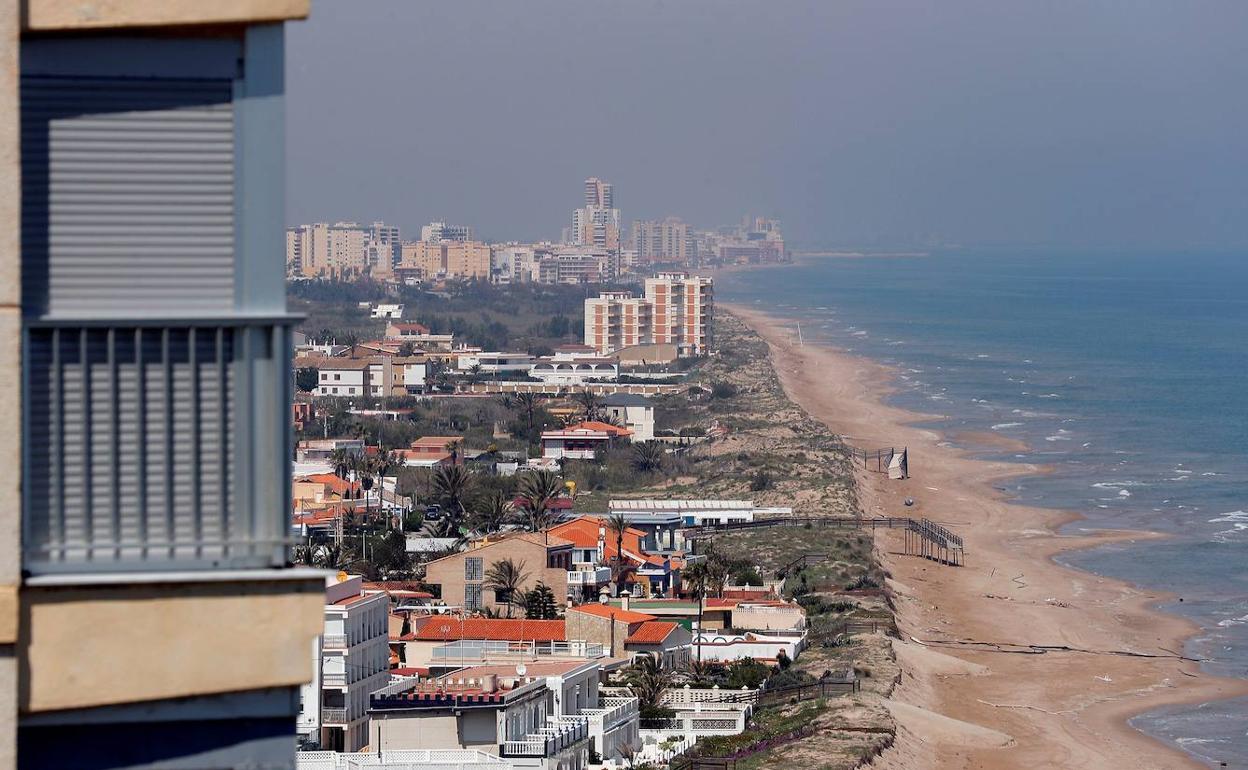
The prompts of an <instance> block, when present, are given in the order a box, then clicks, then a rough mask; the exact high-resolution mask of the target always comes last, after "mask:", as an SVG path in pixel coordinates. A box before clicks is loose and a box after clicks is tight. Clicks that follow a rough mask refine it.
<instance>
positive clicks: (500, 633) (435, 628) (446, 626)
mask: <svg viewBox="0 0 1248 770" xmlns="http://www.w3.org/2000/svg"><path fill="white" fill-rule="evenodd" d="M402 638H403V640H404V641H419V642H438V641H442V642H450V641H456V640H459V639H501V640H504V641H509V642H562V641H565V640H566V639H567V630H566V627H565V626H564V622H563V621H562V620H526V619H507V618H464V619H463V620H462V621H461V620H460V619H459V618H457V617H431V618H428V619H427V620H426V621H425V622H424V623H423V624H421V626H420V627H419V628H416V629H413V630H412V632H411V633H410V634H405V635H404V636H403V637H402Z"/></svg>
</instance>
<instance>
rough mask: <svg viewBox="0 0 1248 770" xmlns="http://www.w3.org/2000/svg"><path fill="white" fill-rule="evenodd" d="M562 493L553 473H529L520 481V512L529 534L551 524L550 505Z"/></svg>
mask: <svg viewBox="0 0 1248 770" xmlns="http://www.w3.org/2000/svg"><path fill="white" fill-rule="evenodd" d="M562 491H563V485H562V484H561V483H560V482H559V477H558V476H556V475H555V474H554V472H553V471H530V472H528V473H526V474H524V476H523V477H522V478H521V479H520V487H519V498H520V510H521V512H523V513H524V519H525V522H524V523H525V526H526V527H527V528H528V529H529V531H530V532H539V531H541V530H543V529H545V528H546V527H547V526H549V525H550V524H551V523H553V521H554V519H555V516H554V512H553V511H551V504H552V503H553V502H554V501H555V499H556V498H557V497H559V493H560V492H562Z"/></svg>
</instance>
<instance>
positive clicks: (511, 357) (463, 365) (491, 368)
mask: <svg viewBox="0 0 1248 770" xmlns="http://www.w3.org/2000/svg"><path fill="white" fill-rule="evenodd" d="M533 361H534V358H533V356H531V355H529V354H528V353H499V352H491V351H471V352H467V353H463V354H460V355H458V356H456V357H455V368H456V369H458V370H459V371H461V372H466V371H468V370H470V369H472V368H473V367H474V366H479V367H481V371H482V372H487V373H489V374H498V373H500V372H527V371H528V370H529V369H530V368H531V367H532V366H533Z"/></svg>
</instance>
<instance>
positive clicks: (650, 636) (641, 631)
mask: <svg viewBox="0 0 1248 770" xmlns="http://www.w3.org/2000/svg"><path fill="white" fill-rule="evenodd" d="M675 630H676V624H675V623H673V622H671V621H667V620H648V621H646V622H645V623H642V624H641V625H640V626H639V627H638V628H637V630H636V631H634V632H633V633H631V634H629V637H628V638H627V639H625V640H624V643H625V644H662V643H663V641H664V640H665V639H667V637H668V635H670V634H671V633H672V632H673V631H675Z"/></svg>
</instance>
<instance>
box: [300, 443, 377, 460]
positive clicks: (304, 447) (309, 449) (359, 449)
mask: <svg viewBox="0 0 1248 770" xmlns="http://www.w3.org/2000/svg"><path fill="white" fill-rule="evenodd" d="M339 449H342V450H344V451H347V452H350V453H351V454H356V455H359V454H363V453H364V439H362V438H313V439H304V440H302V441H300V442H299V444H298V445H297V446H296V447H295V460H296V461H297V462H301V463H311V462H328V460H329V458H330V456H331V455H333V453H334V452H335V451H336V450H339Z"/></svg>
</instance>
